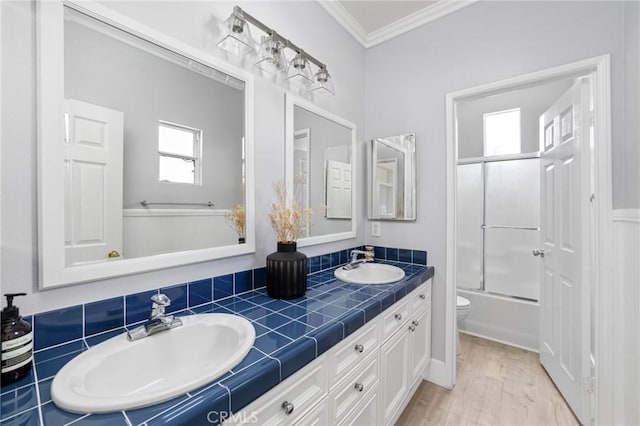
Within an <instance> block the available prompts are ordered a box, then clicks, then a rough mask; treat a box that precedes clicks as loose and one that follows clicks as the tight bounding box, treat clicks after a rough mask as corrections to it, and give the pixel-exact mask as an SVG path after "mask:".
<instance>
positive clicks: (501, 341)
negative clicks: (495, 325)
mask: <svg viewBox="0 0 640 426" xmlns="http://www.w3.org/2000/svg"><path fill="white" fill-rule="evenodd" d="M460 333H463V334H468V335H469V336H475V337H480V338H481V339H486V340H491V341H492V342H497V343H502V344H503V345H507V346H513V347H514V348H519V349H524V350H525V351H530V352H535V353H540V350H539V349H534V348H529V347H526V346H522V345H517V344H515V343H511V342H506V341H504V340H500V339H494V338H493V337H488V336H483V335H482V334H480V333H472V332H471V331H465V330H460Z"/></svg>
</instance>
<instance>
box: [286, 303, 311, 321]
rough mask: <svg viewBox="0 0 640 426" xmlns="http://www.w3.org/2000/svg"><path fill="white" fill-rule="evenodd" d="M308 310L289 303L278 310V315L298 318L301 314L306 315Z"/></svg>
mask: <svg viewBox="0 0 640 426" xmlns="http://www.w3.org/2000/svg"><path fill="white" fill-rule="evenodd" d="M309 312H311V311H309V310H308V309H307V308H305V307H304V306H300V305H289V306H287V307H286V308H284V309H282V310H280V311H278V313H279V314H280V315H285V316H287V317H289V318H292V319H296V318H300V317H301V316H303V315H307V314H308V313H309Z"/></svg>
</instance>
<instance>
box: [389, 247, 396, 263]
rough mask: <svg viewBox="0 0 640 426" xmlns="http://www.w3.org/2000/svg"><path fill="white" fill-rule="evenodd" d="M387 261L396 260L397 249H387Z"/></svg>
mask: <svg viewBox="0 0 640 426" xmlns="http://www.w3.org/2000/svg"><path fill="white" fill-rule="evenodd" d="M386 259H387V260H394V261H397V260H398V249H397V248H389V247H387V257H386Z"/></svg>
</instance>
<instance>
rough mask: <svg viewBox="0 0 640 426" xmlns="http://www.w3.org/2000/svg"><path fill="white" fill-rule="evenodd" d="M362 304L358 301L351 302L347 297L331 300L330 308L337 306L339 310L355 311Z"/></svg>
mask: <svg viewBox="0 0 640 426" xmlns="http://www.w3.org/2000/svg"><path fill="white" fill-rule="evenodd" d="M361 304H362V302H360V301H358V300H353V299H350V298H348V297H346V296H345V297H341V298H340V299H338V300H333V301H331V306H338V307H340V308H344V309H348V310H352V309H355V308H357V307H359V306H360V305H361Z"/></svg>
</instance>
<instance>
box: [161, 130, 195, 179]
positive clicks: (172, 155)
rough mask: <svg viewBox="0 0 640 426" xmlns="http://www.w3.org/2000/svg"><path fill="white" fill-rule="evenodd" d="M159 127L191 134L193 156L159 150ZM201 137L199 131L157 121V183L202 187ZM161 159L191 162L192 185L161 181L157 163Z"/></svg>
mask: <svg viewBox="0 0 640 426" xmlns="http://www.w3.org/2000/svg"><path fill="white" fill-rule="evenodd" d="M160 127H169V128H173V129H176V130H180V131H183V132H189V133H191V134H193V153H194V155H193V156H190V155H181V154H175V153H173V152H165V151H161V150H160ZM202 137H203V132H202V130H201V129H196V128H195V127H189V126H185V125H183V124H178V123H173V122H170V121H165V120H158V182H160V183H166V184H182V185H198V186H201V185H202ZM161 157H170V158H179V159H182V160H187V161H193V183H191V182H171V181H166V180H162V179H161V176H160V168H159V162H160V158H161Z"/></svg>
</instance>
